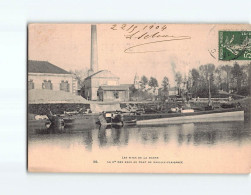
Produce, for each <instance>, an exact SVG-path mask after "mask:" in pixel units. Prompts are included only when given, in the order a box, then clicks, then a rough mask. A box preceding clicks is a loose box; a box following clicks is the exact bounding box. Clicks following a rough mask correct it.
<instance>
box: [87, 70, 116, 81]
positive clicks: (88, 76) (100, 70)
mask: <svg viewBox="0 0 251 195" xmlns="http://www.w3.org/2000/svg"><path fill="white" fill-rule="evenodd" d="M102 71H108V72H111V71H109V70H100V71H98V72H95V73H94V74H92V75H90V76H88V77H86V78H85V80H87V79H90V78H91V77H93V76H95V75H97V74H98V73H100V72H102ZM97 78H107V77H97ZM110 78H116V79H119V77H118V76H114V77H110Z"/></svg>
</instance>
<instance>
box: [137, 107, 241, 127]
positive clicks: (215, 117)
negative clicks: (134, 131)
mask: <svg viewBox="0 0 251 195" xmlns="http://www.w3.org/2000/svg"><path fill="white" fill-rule="evenodd" d="M227 121H244V111H243V110H236V111H225V112H218V113H215V112H214V113H210V112H208V113H206V112H204V113H200V114H198V113H197V114H192V115H191V114H190V115H180V116H172V117H170V116H169V117H168V115H166V117H163V118H155V119H147V120H144V119H143V120H138V121H137V123H136V124H137V125H157V124H184V123H202V122H227Z"/></svg>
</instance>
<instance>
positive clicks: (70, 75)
mask: <svg viewBox="0 0 251 195" xmlns="http://www.w3.org/2000/svg"><path fill="white" fill-rule="evenodd" d="M28 74H32V75H41V76H43V75H46V76H55V75H60V76H68V77H72V76H74V74H72V73H70V74H62V73H39V72H28Z"/></svg>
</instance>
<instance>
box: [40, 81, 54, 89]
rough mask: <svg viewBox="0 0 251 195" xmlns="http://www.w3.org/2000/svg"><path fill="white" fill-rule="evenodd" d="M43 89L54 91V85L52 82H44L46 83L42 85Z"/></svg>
mask: <svg viewBox="0 0 251 195" xmlns="http://www.w3.org/2000/svg"><path fill="white" fill-rule="evenodd" d="M42 89H49V90H52V83H51V80H48V81H47V80H44V82H43V83H42Z"/></svg>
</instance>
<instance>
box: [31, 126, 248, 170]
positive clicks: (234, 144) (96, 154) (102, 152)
mask: <svg viewBox="0 0 251 195" xmlns="http://www.w3.org/2000/svg"><path fill="white" fill-rule="evenodd" d="M250 162H251V130H250V124H247V123H244V122H224V123H223V122H221V123H195V124H194V123H190V124H179V125H159V126H158V125H157V126H133V127H123V128H116V127H112V128H105V127H103V128H102V127H101V128H97V129H84V128H83V129H81V127H79V128H77V129H76V128H74V129H65V130H64V132H61V133H52V132H50V131H49V132H46V133H41V132H39V133H34V132H33V133H29V134H28V169H29V170H30V171H45V172H51V171H52V172H140V173H141V172H143V173H145V172H153V173H154V172H156V173H162V172H164V173H165V172H171V173H172V172H173V173H174V172H175V173H176V172H178V173H191V172H203V173H208V172H209V173H211V172H213V173H214V172H215V173H225V172H231V173H245V172H248V167H249V168H250V166H249V165H251V163H250ZM249 170H250V169H249Z"/></svg>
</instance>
